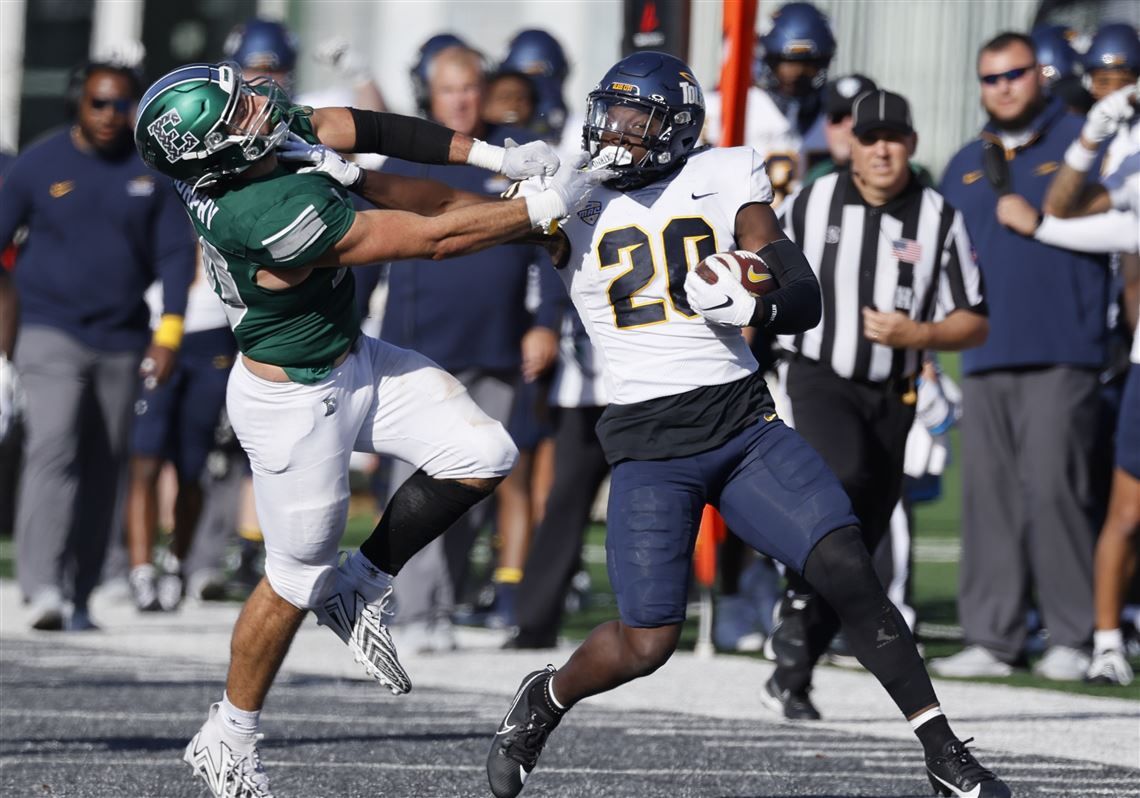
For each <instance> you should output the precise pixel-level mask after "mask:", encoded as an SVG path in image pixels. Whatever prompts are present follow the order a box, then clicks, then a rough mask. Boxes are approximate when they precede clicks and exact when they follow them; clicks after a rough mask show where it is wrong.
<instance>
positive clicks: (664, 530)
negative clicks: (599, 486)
mask: <svg viewBox="0 0 1140 798" xmlns="http://www.w3.org/2000/svg"><path fill="white" fill-rule="evenodd" d="M706 503H708V504H712V505H714V506H716V507H717V509H719V510H720V512H721V515H723V516H724V519H725V522H726V523H727V524H728V526H729V528H730V529H732V530H733V532H734V533H736V534H737V535H738V536H739V537H740V538H741V539H742V540H744V541H745V542H746V543H748V544H749V545H750V546H752V547H753V548H754V549H756V550H757V551H759V552H761V553H763V554H767V555H769V556H771V557H773V558H774V559H777V560H779V561H780V562H782V563H784V564H785V565H786V566H788V567H789V568H792V569H794V570H796V571H801V570H802V569H803V566H804V563H805V561H806V560H807V557H808V555H809V554H810V553H811V551H812V549H813V548H814V547H815V545H816V543H818V542H819V541H820V540H821V539H822V538H823V537H824V536H825V535H827V534H828V533H829V532H832V531H833V530H836V529H839V528H841V527H845V526H850V525H855V524H858V521H857V520H856V518H855V515H854V514H853V513H852V510H851V503H850V502H849V501H848V499H847V495H846V494H845V493H844V492H843V488H842V487H841V486H840V484H839V481H838V480H837V479H836V478H835V475H834V474H832V473H831V471H830V470H829V469H828V468H827V466H826V465H825V464H824V462H823V459H822V458H821V457H820V456H819V455H818V454H817V453H816V452H815V450H813V449H812V448H811V447H810V446H808V444H807V443H806V442H805V441H804V440H803V438H801V437H800V436H799V435H798V434H797V433H796V432H795V431H793V430H792V429H790V428H789V427H787V426H785V425H784V423H783V422H782V421H780V420H779V419H775V418H774V417H773V420H772V421H764V420H759V421H757V422H756V423H754V424H752V425H751V426H750V427H748V428H746V429H745V430H743V431H741V432H740V433H739V434H738V435H737V436H736V437H734V438H733V439H732V440H730V441H728V442H727V443H725V444H723V445H721V446H719V447H717V448H715V449H712V450H709V451H706V452H701V453H699V454H695V455H690V456H688V457H676V458H670V459H666V460H625V461H622V462H620V463H618V464H617V465H615V466H614V469H613V476H612V481H611V486H610V501H609V509H608V512H607V532H606V561H607V568H608V571H609V577H610V583H611V584H612V586H613V589H614V592H615V594H616V595H617V600H618V611H619V613H620V615H621V619H622V621H623V622H624V623H625V624H626V625H628V626H634V627H656V626H664V625H667V624H673V623H680V622H681V621H682V620H684V618H685V605H686V601H687V598H688V590H689V581H690V578H691V574H692V567H691V558H692V553H693V544H694V542H695V541H696V535H697V531H698V529H699V525H700V518H701V512H702V510H703V508H704V505H705V504H706Z"/></svg>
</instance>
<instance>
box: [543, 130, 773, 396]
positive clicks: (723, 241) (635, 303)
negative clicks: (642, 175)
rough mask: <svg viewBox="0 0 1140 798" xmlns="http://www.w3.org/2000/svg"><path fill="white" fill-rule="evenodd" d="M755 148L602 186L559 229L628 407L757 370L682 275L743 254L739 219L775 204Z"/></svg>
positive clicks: (696, 158) (585, 308) (587, 321)
mask: <svg viewBox="0 0 1140 798" xmlns="http://www.w3.org/2000/svg"><path fill="white" fill-rule="evenodd" d="M771 201H772V187H771V185H770V184H769V182H768V177H767V174H766V172H765V169H764V162H763V159H762V158H761V156H760V155H759V153H757V152H756V151H755V150H753V149H752V148H751V147H732V148H724V149H709V150H704V151H702V152H698V153H696V154H694V155H692V156H690V157H689V159H688V161H687V162H686V164H685V165H684V166H683V167H682V168H681V169H680V170H678V171H677V172H675V173H674V174H673V175H672V176H671V177H668V178H665V179H662V180H659V181H657V182H655V183H652V184H650V185H648V186H645V187H643V188H640V189H637V190H633V191H628V192H624V193H623V192H619V191H614V190H612V189H609V188H605V187H599V188H598V189H596V190H595V191H594V192H593V193H592V194H591V195H590V198H589V200H588V201H587V203H586V205H585V207H584V208H582V209H581V210H580V211H578V212H577V213H576V214H574V215H572V216H571V217H570V219H569V220H568V221H567V222H566V223H565V224H564V225H563V226H562V230H563V231H564V232H565V234H566V236H567V237H568V239H569V241H570V256H569V260H568V262H567V264H566V266H565V267H564V268H562V269H560V270H559V272H560V274H561V277H562V279H563V281H564V282H565V283H566V286H567V289H568V290H569V292H570V297H571V299H572V300H573V302H574V306H575V308H576V309H577V311H578V314H579V316H580V317H581V319H582V323H583V325H584V326H585V328H586V331H587V333H588V334H589V336H590V340H591V341H592V342H593V344H594V346H595V347H597V348H598V349H599V350H601V353H602V356H603V357H604V359H605V362H606V366H607V368H606V387H607V392H608V393H609V397H610V401H611V402H612V403H613V404H616V405H627V404H633V403H636V402H643V401H645V400H648V399H655V398H658V397H662V396H672V395H675V394H680V393H684V392H685V391H689V390H692V389H694V388H698V387H702V386H709V385H722V384H725V383H729V382H733V381H735V380H739V379H742V378H743V377H745V376H747V375H749V374H751V373H752V372H754V371H755V370H756V368H757V364H756V359H755V358H754V357H753V356H752V353H751V352H750V351H749V349H748V346H747V344H746V343H745V341H744V338H743V336H742V335H741V333H740V330H739V329H736V328H729V327H723V326H719V325H712V324H709V323H707V322H706V321H705V320H704V319H703V318H702V317H701V316H699V315H698V314H697V313H696V312H695V311H693V310H692V309H691V308H690V307H689V305H688V302H687V301H686V299H685V287H684V284H685V275H686V274H687V273H688V271H689V270H690V269H692V268H694V267H695V266H696V265H697V264H698V263H699V262H700V261H701V260H702V259H704V258H706V257H707V256H709V255H711V254H713V253H715V252H724V251H727V250H732V249H736V237H735V227H736V214H737V211H739V210H740V208H741V207H743V206H745V205H748V204H750V203H764V204H769V203H771Z"/></svg>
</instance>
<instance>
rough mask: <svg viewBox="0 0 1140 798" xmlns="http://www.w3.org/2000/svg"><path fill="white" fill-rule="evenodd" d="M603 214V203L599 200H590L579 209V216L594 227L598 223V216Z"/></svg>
mask: <svg viewBox="0 0 1140 798" xmlns="http://www.w3.org/2000/svg"><path fill="white" fill-rule="evenodd" d="M601 215H602V203H601V202H599V201H598V200H590V201H589V202H587V203H586V207H585V208H583V209H582V210H580V211H578V218H579V219H581V220H582V221H583V222H585V223H586V224H588V225H590V227H593V226H594V225H595V224H597V223H598V217H599V216H601Z"/></svg>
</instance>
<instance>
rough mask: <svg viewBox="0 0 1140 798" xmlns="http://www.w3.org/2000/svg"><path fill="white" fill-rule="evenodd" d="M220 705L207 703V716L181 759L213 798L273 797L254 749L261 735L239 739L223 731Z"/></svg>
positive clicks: (259, 755)
mask: <svg viewBox="0 0 1140 798" xmlns="http://www.w3.org/2000/svg"><path fill="white" fill-rule="evenodd" d="M220 706H221V705H220V704H213V705H211V706H210V716H209V717H208V718H207V719H206V722H205V723H203V724H202V728H201V729H199V730H198V733H197V734H195V735H194V739H192V740H191V741H190V743H189V744H188V745H187V746H186V750H185V751H183V753H182V761H183V762H185V763H186V764H188V765H189V766H190V767H192V768H193V769H194V774H195V775H197V776H199V777H201V779H202V780H203V781H205V782H206V786H207V787H209V789H210V792H211V794H213V796H214V798H273V793H272V792H270V791H269V776H268V775H267V774H266V773H265V768H264V767H262V765H261V754H260V752H259V751H258V750H257V743H258V742H259V741H260V740H261V739H262V737H263V735H260V734H255V735H251V736H250V737H249V738H248V739H247V740H241V739H239V738H237V737H236V736H235V735H232V734H225V733H224V731H223V729H222V722H221V719H219V718H218V709H219V707H220Z"/></svg>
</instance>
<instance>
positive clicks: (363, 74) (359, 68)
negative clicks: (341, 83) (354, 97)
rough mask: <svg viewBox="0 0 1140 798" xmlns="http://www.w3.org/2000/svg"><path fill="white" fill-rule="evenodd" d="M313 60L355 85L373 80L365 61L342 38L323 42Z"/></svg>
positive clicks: (337, 37)
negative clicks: (333, 70)
mask: <svg viewBox="0 0 1140 798" xmlns="http://www.w3.org/2000/svg"><path fill="white" fill-rule="evenodd" d="M313 60H314V61H316V62H317V63H318V64H324V65H325V66H327V67H331V68H333V69H335V70H336V71H337V72H338V73H339V74H341V75H342V76H344V77H345V78H347V79H348V80H350V81H352V82H353V83H364V82H365V81H368V80H371V79H372V76H371V75H369V74H368V67H367V66H365V64H364V61H362V60H361V58H360V56H359V55H357V53H356V51H355V50H354V49H352V45H351V44H349V43H348V39H345V38H343V37H341V36H334V37H332V38H331V39H326V40H325V41H324V42H322V43H321V44H320V46H319V47H317V49H316V50H315V51H314V52H313Z"/></svg>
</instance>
